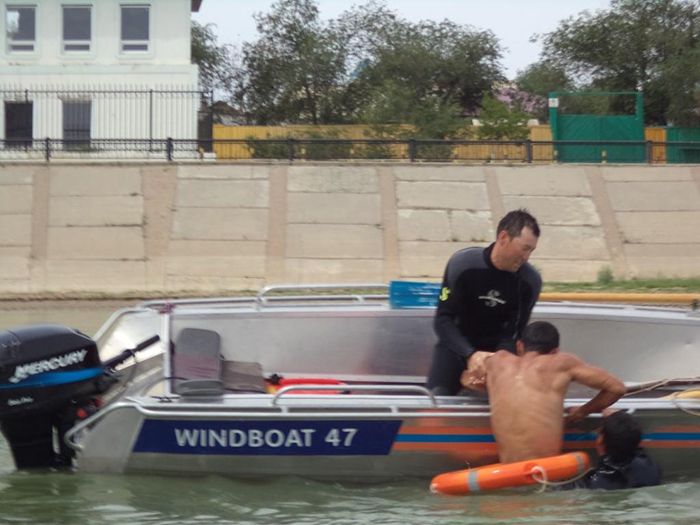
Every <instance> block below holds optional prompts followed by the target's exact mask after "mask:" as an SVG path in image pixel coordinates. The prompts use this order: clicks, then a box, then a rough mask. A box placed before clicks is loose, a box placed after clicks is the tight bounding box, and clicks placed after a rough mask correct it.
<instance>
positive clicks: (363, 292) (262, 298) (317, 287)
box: [255, 283, 389, 305]
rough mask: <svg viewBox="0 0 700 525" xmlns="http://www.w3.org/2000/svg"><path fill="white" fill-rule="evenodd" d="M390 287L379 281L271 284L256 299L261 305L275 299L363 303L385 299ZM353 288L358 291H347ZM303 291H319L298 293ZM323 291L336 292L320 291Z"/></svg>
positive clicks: (277, 300)
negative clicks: (376, 291) (373, 291)
mask: <svg viewBox="0 0 700 525" xmlns="http://www.w3.org/2000/svg"><path fill="white" fill-rule="evenodd" d="M388 289H389V287H388V286H387V285H386V284H378V283H355V284H312V285H309V284H284V285H270V286H265V287H263V288H262V289H261V290H260V292H258V295H257V296H256V297H255V301H256V302H257V303H258V304H260V305H264V304H266V303H268V302H273V301H274V302H279V301H356V302H359V303H363V302H368V301H385V300H386V299H387V298H388ZM351 290H356V292H355V293H347V292H348V291H351ZM370 290H382V291H383V293H380V294H379V293H368V292H369V291H370ZM303 291H312V292H317V293H313V294H300V293H298V292H303ZM322 291H326V292H335V293H318V292H322ZM272 294H280V295H272ZM282 294H283V295H282Z"/></svg>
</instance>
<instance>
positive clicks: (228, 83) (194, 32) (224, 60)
mask: <svg viewBox="0 0 700 525" xmlns="http://www.w3.org/2000/svg"><path fill="white" fill-rule="evenodd" d="M191 36H192V43H191V55H192V63H193V64H197V66H198V67H199V85H200V87H201V88H202V89H204V90H206V91H210V90H222V91H225V92H230V90H231V88H232V82H233V72H234V70H235V66H234V62H235V59H234V56H235V55H234V51H233V48H232V47H231V46H229V45H219V44H218V42H217V37H216V34H215V33H214V25H213V24H207V25H205V26H203V25H201V24H199V23H197V22H195V21H192V28H191Z"/></svg>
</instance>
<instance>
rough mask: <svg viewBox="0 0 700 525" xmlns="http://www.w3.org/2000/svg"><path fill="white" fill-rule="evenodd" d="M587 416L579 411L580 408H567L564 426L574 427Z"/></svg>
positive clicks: (582, 411)
mask: <svg viewBox="0 0 700 525" xmlns="http://www.w3.org/2000/svg"><path fill="white" fill-rule="evenodd" d="M587 415H588V414H587V413H586V412H585V411H584V410H582V409H581V407H569V408H567V409H566V416H564V425H565V426H569V425H575V424H576V423H578V422H580V421H583V420H584V419H586V416H587Z"/></svg>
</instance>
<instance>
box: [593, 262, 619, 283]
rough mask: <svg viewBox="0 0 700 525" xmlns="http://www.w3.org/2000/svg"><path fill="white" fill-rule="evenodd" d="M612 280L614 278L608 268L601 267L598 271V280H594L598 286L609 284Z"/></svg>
mask: <svg viewBox="0 0 700 525" xmlns="http://www.w3.org/2000/svg"><path fill="white" fill-rule="evenodd" d="M614 280H615V276H614V275H613V272H612V269H611V268H610V266H603V267H602V268H601V269H600V270H598V278H597V280H596V282H597V283H598V284H611V283H612V282H613V281H614Z"/></svg>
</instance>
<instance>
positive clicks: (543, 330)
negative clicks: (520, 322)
mask: <svg viewBox="0 0 700 525" xmlns="http://www.w3.org/2000/svg"><path fill="white" fill-rule="evenodd" d="M516 349H517V352H518V355H523V354H524V353H525V352H537V353H539V354H553V353H555V352H557V351H558V350H559V330H557V327H556V326H554V325H553V324H552V323H548V322H547V321H535V322H533V323H530V324H529V325H527V326H526V327H525V330H523V335H522V337H521V338H520V340H518V342H517V343H516Z"/></svg>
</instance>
